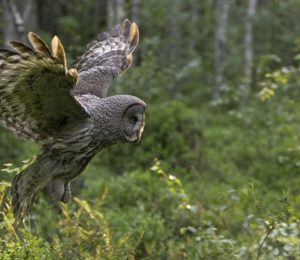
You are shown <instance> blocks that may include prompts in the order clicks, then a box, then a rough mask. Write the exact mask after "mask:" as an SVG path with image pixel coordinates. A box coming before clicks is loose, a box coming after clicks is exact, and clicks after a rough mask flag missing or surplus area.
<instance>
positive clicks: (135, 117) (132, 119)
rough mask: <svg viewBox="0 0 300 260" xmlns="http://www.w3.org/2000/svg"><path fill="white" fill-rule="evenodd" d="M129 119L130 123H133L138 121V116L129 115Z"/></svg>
mask: <svg viewBox="0 0 300 260" xmlns="http://www.w3.org/2000/svg"><path fill="white" fill-rule="evenodd" d="M129 121H130V123H131V124H135V123H136V122H137V121H138V118H137V116H131V117H130V118H129Z"/></svg>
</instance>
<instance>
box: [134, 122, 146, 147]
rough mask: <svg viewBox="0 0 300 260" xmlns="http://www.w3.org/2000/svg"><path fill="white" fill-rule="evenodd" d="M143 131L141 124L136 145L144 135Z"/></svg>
mask: <svg viewBox="0 0 300 260" xmlns="http://www.w3.org/2000/svg"><path fill="white" fill-rule="evenodd" d="M144 129H145V123H143V125H142V126H141V128H140V130H139V131H138V133H137V141H136V142H137V143H139V142H140V141H141V138H142V135H143V133H144Z"/></svg>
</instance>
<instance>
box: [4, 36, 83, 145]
mask: <svg viewBox="0 0 300 260" xmlns="http://www.w3.org/2000/svg"><path fill="white" fill-rule="evenodd" d="M28 37H29V40H30V42H31V44H32V47H33V49H31V48H30V47H28V46H26V45H24V44H22V43H19V42H15V41H12V42H10V45H11V47H12V48H13V49H14V51H10V50H4V49H1V50H0V97H1V98H0V122H1V123H2V124H3V125H5V126H6V127H7V128H9V129H11V130H12V131H13V132H15V133H16V134H17V135H18V136H19V137H22V138H25V139H32V140H34V141H37V142H48V141H49V140H51V139H52V134H53V133H54V132H56V131H59V130H61V129H62V128H63V126H64V124H65V123H66V121H69V122H70V121H75V120H77V119H79V118H82V117H84V116H85V115H86V113H85V112H84V110H83V108H82V107H81V106H80V105H79V104H78V102H76V100H75V99H74V98H73V96H72V95H71V93H70V91H71V89H72V88H73V86H74V85H75V84H76V80H77V74H76V73H75V74H74V71H73V70H72V73H71V74H70V73H68V72H67V68H66V61H65V54H64V51H63V49H59V47H57V48H58V50H56V51H55V50H52V51H53V53H56V56H57V57H55V56H53V55H52V54H51V51H50V49H49V47H48V46H47V45H46V43H44V42H43V41H42V40H41V39H40V38H39V37H38V36H37V35H35V34H34V33H29V36H28ZM53 41H55V42H59V43H60V41H59V40H58V39H54V40H53ZM59 43H58V44H57V46H60V44H59Z"/></svg>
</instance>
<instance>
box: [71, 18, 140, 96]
mask: <svg viewBox="0 0 300 260" xmlns="http://www.w3.org/2000/svg"><path fill="white" fill-rule="evenodd" d="M138 41H139V31H138V27H137V25H136V24H135V23H131V22H130V21H129V20H128V19H126V20H125V21H124V22H123V23H122V24H121V25H116V26H115V27H114V28H113V29H112V30H111V32H110V33H108V32H103V33H101V34H99V35H98V37H97V40H94V41H92V42H91V43H89V44H88V50H87V51H86V52H85V53H84V54H83V55H82V56H81V57H80V58H79V59H78V60H77V62H75V64H74V67H75V68H76V69H77V70H78V82H77V84H76V86H75V88H74V90H73V92H74V94H93V95H96V96H98V97H105V96H106V94H107V90H108V87H109V83H110V81H111V79H113V78H115V77H117V76H119V75H120V74H122V73H124V72H125V71H126V70H127V69H128V68H129V67H130V65H131V64H132V60H133V55H132V52H133V51H134V49H135V48H136V46H137V44H138Z"/></svg>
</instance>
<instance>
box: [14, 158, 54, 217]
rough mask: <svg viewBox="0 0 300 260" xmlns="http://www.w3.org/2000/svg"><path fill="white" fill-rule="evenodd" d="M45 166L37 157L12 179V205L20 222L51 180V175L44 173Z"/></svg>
mask: <svg viewBox="0 0 300 260" xmlns="http://www.w3.org/2000/svg"><path fill="white" fill-rule="evenodd" d="M43 172H44V171H43V167H42V165H41V163H40V160H39V159H38V158H37V160H36V161H35V162H33V163H32V164H31V165H29V166H28V167H27V168H26V169H25V170H23V171H22V172H21V173H19V174H18V175H16V176H15V177H14V178H13V180H12V187H11V196H12V207H13V213H14V216H15V220H16V222H17V223H18V222H20V221H22V220H23V219H24V217H25V216H26V215H27V214H28V213H29V210H30V208H31V206H32V204H33V203H34V201H35V199H36V195H37V193H38V192H39V190H40V189H41V188H42V187H43V186H44V185H45V184H46V183H47V182H48V181H49V180H51V176H47V175H46V174H43Z"/></svg>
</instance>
